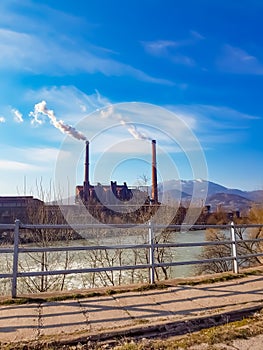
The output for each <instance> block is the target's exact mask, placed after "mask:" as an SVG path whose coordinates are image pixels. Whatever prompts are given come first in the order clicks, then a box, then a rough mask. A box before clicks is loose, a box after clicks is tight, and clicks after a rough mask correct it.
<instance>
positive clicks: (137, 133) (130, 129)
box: [100, 105, 151, 140]
mask: <svg viewBox="0 0 263 350" xmlns="http://www.w3.org/2000/svg"><path fill="white" fill-rule="evenodd" d="M100 116H101V117H102V118H108V117H110V116H113V117H115V118H117V119H118V120H119V122H120V124H121V125H123V126H125V127H126V128H127V130H128V132H129V133H130V134H131V135H132V136H133V137H134V138H135V139H137V140H151V139H150V137H148V136H146V135H144V134H143V133H142V132H140V131H139V130H138V129H137V128H136V126H135V125H134V124H132V123H131V122H129V121H126V120H124V118H123V117H122V115H121V114H120V113H114V109H113V106H112V105H111V106H109V107H108V108H107V109H106V110H102V111H101V112H100Z"/></svg>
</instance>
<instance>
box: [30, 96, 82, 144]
mask: <svg viewBox="0 0 263 350" xmlns="http://www.w3.org/2000/svg"><path fill="white" fill-rule="evenodd" d="M29 115H30V116H31V117H33V120H32V123H37V124H43V120H42V119H40V116H41V115H46V116H48V118H49V119H50V123H51V124H52V125H54V127H55V128H57V129H59V130H60V131H61V132H62V133H63V134H68V135H70V136H72V137H74V138H75V139H77V140H83V141H86V140H87V139H86V137H85V136H84V135H83V134H82V133H81V132H80V131H78V130H76V129H75V128H74V127H73V126H70V125H68V124H65V123H64V121H63V120H57V118H56V116H55V114H54V111H52V110H49V109H47V103H46V101H42V102H40V103H37V104H36V105H35V107H34V112H30V113H29Z"/></svg>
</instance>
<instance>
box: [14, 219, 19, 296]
mask: <svg viewBox="0 0 263 350" xmlns="http://www.w3.org/2000/svg"><path fill="white" fill-rule="evenodd" d="M19 225H20V220H18V219H16V220H15V229H14V255H13V278H12V298H16V296H17V273H18V245H19Z"/></svg>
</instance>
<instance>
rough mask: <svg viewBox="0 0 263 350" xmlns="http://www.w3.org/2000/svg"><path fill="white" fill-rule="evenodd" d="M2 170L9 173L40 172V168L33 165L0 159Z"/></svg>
mask: <svg viewBox="0 0 263 350" xmlns="http://www.w3.org/2000/svg"><path fill="white" fill-rule="evenodd" d="M0 169H1V171H9V170H23V171H25V170H26V171H31V170H32V171H34V170H40V168H39V167H38V166H36V165H32V164H29V163H24V162H17V161H13V160H5V159H0Z"/></svg>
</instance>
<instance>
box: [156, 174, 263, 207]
mask: <svg viewBox="0 0 263 350" xmlns="http://www.w3.org/2000/svg"><path fill="white" fill-rule="evenodd" d="M158 186H159V195H160V198H163V201H164V202H165V201H167V200H176V201H178V200H180V201H181V203H182V204H183V205H184V204H186V202H187V201H188V202H189V201H190V200H192V199H193V200H194V201H197V202H198V200H199V203H200V201H201V202H202V204H203V205H210V206H211V207H212V209H213V210H215V209H216V208H218V206H221V207H224V208H227V209H232V210H244V209H249V208H250V207H251V206H252V205H253V204H254V203H255V204H261V203H263V190H253V191H243V190H240V189H237V188H228V187H225V186H223V185H220V184H217V183H215V182H212V181H207V180H201V179H197V180H168V181H164V182H163V183H161V184H158Z"/></svg>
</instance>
